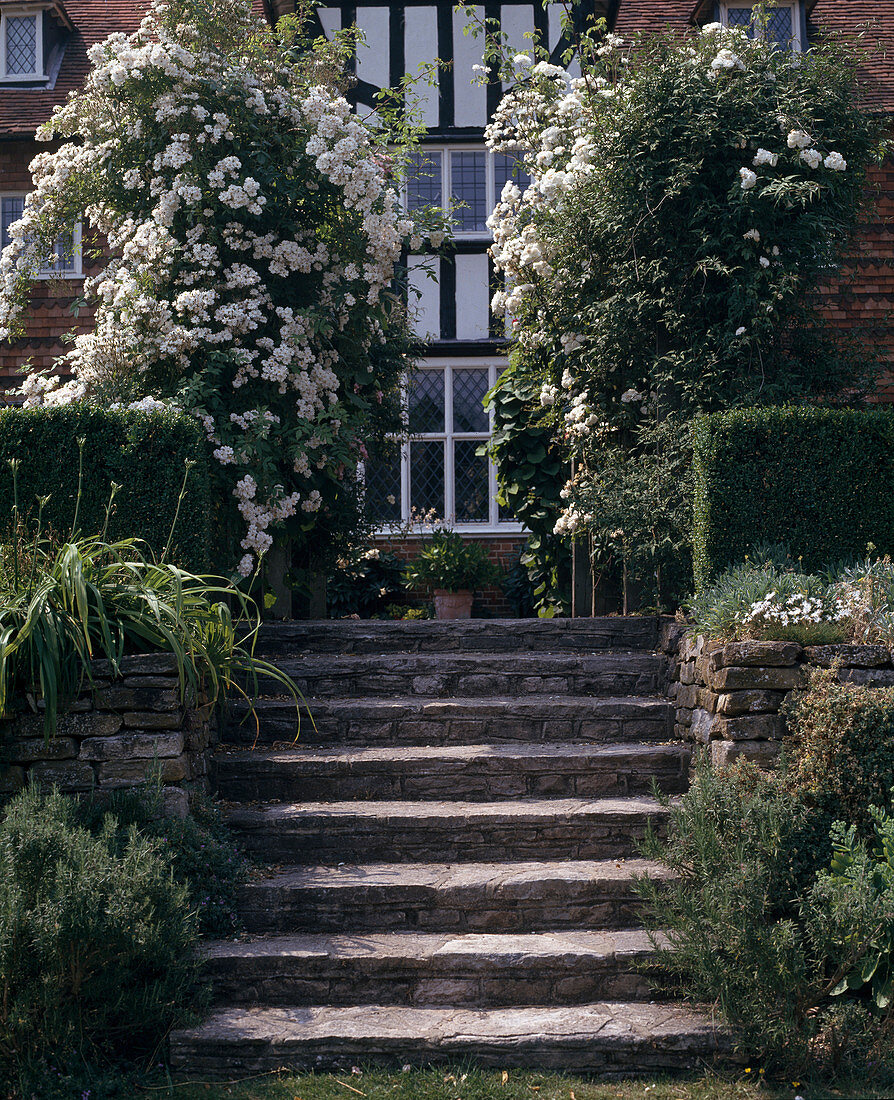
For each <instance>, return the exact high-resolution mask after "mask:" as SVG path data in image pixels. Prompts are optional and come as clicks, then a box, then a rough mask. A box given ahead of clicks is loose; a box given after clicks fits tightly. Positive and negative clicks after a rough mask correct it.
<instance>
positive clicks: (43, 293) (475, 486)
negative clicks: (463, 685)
mask: <svg viewBox="0 0 894 1100" xmlns="http://www.w3.org/2000/svg"><path fill="white" fill-rule="evenodd" d="M256 2H257V3H258V9H259V11H260V10H262V9H261V3H262V0H256ZM263 4H264V6H263V11H264V12H265V14H266V15H267V17H268V18H269V19H271V20H275V18H276V17H277V16H279V15H281V14H284V13H285V12H286V11H288V10H290V9H291V8H292V7H293V5H292V3H291V2H290V0H263ZM751 9H752V5H751V4H750V3H748V2H747V0H588V4H585V5H584V7H583V8H582V9H581V12H582V14H589V13H595V14H598V15H603V16H604V17H605V18H606V20H607V23H608V26H609V28H610V29H612V30H614V31H615V32H616V33H618V34H620V35H622V36H623V37H625V38H629V37H630V36H632V35H633V34H635V33H636V32H638V31H647V30H649V29H655V28H659V27H662V26H664V25H670V26H671V27H673V28H675V29H677V30H679V31H680V32H681V33H687V32H691V31H692V30H693V29H694V28H695V27H696V26H698V25H699V24H703V23H705V22H709V21H714V20H719V21H722V22H725V23H728V24H731V25H749V24H750V22H751V15H752V11H751ZM771 9H772V10H771V19H770V24H769V29H768V33H770V34H771V35H772V36H773V37H774V38H775V39H776V40H777V41H778V42H779V43H780V45H781V46H783V47H784V48H789V49H793V50H801V49H804V48H806V47H807V46H809V44H810V43H811V42H813V41H816V40H818V39H820V38H822V36H824V35H828V34H836V33H853V32H854V31H855V30H856V29H857V28H858V27H860V26H866V27H868V28H869V31H868V34H867V42H868V43H871V44H872V45H873V46H874V45H875V43H876V42H880V43H881V45H882V47H883V49H882V50H881V51H877V50H876V51H874V52H872V53H867V74H868V76H869V77H870V80H871V91H870V105H871V106H872V108H873V109H875V110H878V111H881V112H887V113H891V112H892V110H894V65H892V62H891V57H890V53H891V52H894V0H776V2H775V4H772V5H771ZM144 11H145V0H65V3H64V4H63V0H14V2H13V0H10V2H9V3H7V2H5V0H0V216H2V217H0V236H2V237H3V242H4V243H5V238H6V232H7V228H8V225H9V224H10V223H11V221H13V220H15V217H16V216H17V214H18V212H19V211H20V209H21V202H22V199H23V197H24V194H25V193H26V191H27V189H28V187H29V182H30V181H29V178H28V173H27V165H28V162H29V161H30V159H31V157H32V156H33V155H34V153H35V152H36V150H37V148H38V147H37V145H36V143H35V141H34V132H35V130H36V128H37V126H39V125H40V123H41V122H43V121H45V119H47V118H48V117H49V115H50V113H51V111H52V108H53V105H54V104H55V103H58V102H62V101H63V100H64V99H65V97H66V96H67V94H68V92H69V91H70V90H72V89H73V88H76V87H78V86H79V84H80V83H81V82H82V81H83V79H84V76H85V74H86V71H87V49H88V48H89V46H90V45H91V44H92V43H93V42H96V41H99V40H102V39H103V38H105V37H106V36H107V35H108V34H110V33H112V32H113V31H124V32H129V31H132V30H133V29H135V28H136V26H137V25H138V23H139V21H140V19H141V18H142V15H143V13H144ZM476 11H477V13H478V15H479V16H483V17H485V18H486V19H487V20H489V21H491V25H492V26H496V25H498V26H499V28H500V29H501V30H502V31H503V32H504V33H505V35H506V36H507V37H508V40H509V42H510V43H511V44H512V45H513V46H514V47H516V48H517V49H525V48H526V47H528V48H529V46H530V40H529V39H528V38H526V35H530V34H531V33H532V32H536V34H537V36H538V39H539V41H540V42H541V43H543V44H546V45H547V46H548V48H549V50H550V52H551V54H552V56H553V59H554V60H558V58H559V57H560V55H561V53H562V52H563V50H564V49H565V48H566V47H567V42H565V41H563V40H562V34H561V19H560V6H559V5H558V4H554V5H547V6H546V7H544V5H543V4H542V3H541V0H533V2H529V3H523V2H513V3H495V2H488V3H485V4H483V5H481V6H480V7H479V8H477V9H476ZM316 18H317V20H318V30H319V32H320V33H324V34H327V35H331V34H332V33H333V32H334V31H336V30H337V29H340V28H342V27H347V26H351V25H353V24H355V23H356V25H357V26H359V27H360V29H361V30H362V31H363V36H364V37H363V42H362V44H361V45H360V47H359V49H358V53H357V59H356V68H355V76H356V88H355V92H354V94H355V95H356V99H357V103H358V106H359V108H360V109H361V110H369V111H372V110H374V109H375V103H376V100H375V96H376V93H377V92H378V91H379V90H380V89H381V88H383V87H387V86H392V85H394V84H396V83H397V82H398V81H399V80H400V79H401V77H403V75H404V74H405V73H407V72H409V73H415V72H418V71H419V69H420V67H422V66H426V65H430V63H431V62H433V61H434V60H435V59H440V60H441V61H442V62H448V63H449V64H446V65H441V66H440V67H439V69H438V71H437V78H436V80H435V83H434V84H433V85H432V86H420V87H419V93H420V95H421V96H422V101H421V111H422V115H423V121H424V123H425V126H426V132H425V136H424V139H423V143H422V152H421V154H420V156H419V160H418V165H417V170H416V172H415V174H414V176H413V178H412V179H411V180H410V182H409V183H408V185H407V187H406V193H405V196H404V197H405V201H406V203H407V205H408V206H409V207H411V208H412V207H414V206H419V205H428V204H431V205H435V206H441V207H443V208H444V209H445V210H447V211H448V212H451V214H452V217H453V223H454V238H453V242H452V245H451V246H450V247H449V248H448V249H447V250H446V251H445V252H444V254H442V255H440V256H438V257H434V258H431V257H429V258H428V259H426V257H424V256H414V255H410V256H407V257H406V262H407V265H408V269H409V279H410V282H411V284H412V285H414V286H415V288H416V291H417V293H418V311H417V314H418V316H417V322H416V323H417V327H418V331H419V334H420V335H421V336H424V337H425V339H426V341H427V345H426V354H425V356H424V358H423V359H422V361H421V362H420V365H419V370H418V372H416V374H415V375H414V377H413V378H412V379H411V380H410V382H409V385H408V390H407V413H408V421H409V438H408V439H407V440H406V441H404V442H403V443H402V445H401V447H400V454H399V456H398V457H397V458H396V459H394V460H393V461H389V462H388V463H386V464H382V463H380V464H379V465H378V467H377V468H375V469H371V470H370V471H369V477H370V490H371V496H372V498H373V500H374V503H375V507H376V510H377V515H378V518H379V520H380V522H381V525H382V537H383V538H385V537H387V536H388V532H389V531H393V530H394V529H396V528H398V527H399V528H401V530H402V531H403V535H402V537H401V542H400V545H402V546H403V547H404V548H406V547H407V545H408V544H407V541H406V533H407V532H412V530H413V525H414V524H415V522H416V520H417V519H418V517H420V516H426V517H431V516H432V515H434V516H437V517H438V518H439V519H443V520H446V521H447V522H449V523H450V524H451V525H453V526H455V527H456V528H457V529H458V530H460V531H463V532H467V533H468V534H469V535H472V536H474V537H476V538H480V539H482V540H486V541H487V542H488V544H489V546H490V547H491V548H492V550H493V554H494V556H495V558H497V559H499V560H500V561H502V562H503V563H504V564H505V563H507V562H508V561H509V560H510V559H511V557H512V555H513V554H514V551H515V549H516V547H517V546H518V544H519V542H520V541H521V537H522V534H521V530H520V527H519V525H518V524H517V523H516V522H515V521H514V520H513V518H512V517H511V516H509V515H506V514H505V513H504V511H503V510H501V508H500V506H499V505H498V503H497V500H496V480H495V475H494V470H493V468H492V466H491V464H490V463H489V460H488V459H487V458H486V457H485V456H484V455H481V454H479V453H478V452H479V449H480V446H481V443H482V442H484V441H486V440H487V438H488V436H489V433H490V424H489V421H488V414H487V413H486V412H485V410H484V408H483V406H482V403H481V399H482V397H483V396H484V394H485V392H486V391H487V390H488V389H489V387H490V386H491V385H492V384H493V383H494V381H495V380H496V377H497V375H498V373H499V371H500V369H501V366H502V364H503V362H504V359H503V354H504V348H505V343H506V341H505V336H506V333H505V328H504V322H503V321H502V320H499V321H498V320H496V319H495V318H494V316H493V315H492V313H491V309H490V300H491V297H492V294H493V291H494V290H495V289H496V288H495V285H494V272H493V268H492V265H491V263H490V260H489V258H488V255H487V248H488V244H489V233H488V230H487V227H486V224H485V222H486V218H487V216H488V214H489V212H490V210H491V208H492V206H493V204H494V202H495V200H496V197H497V196H498V195H499V193H500V190H501V189H502V186H503V183H504V182H505V181H506V179H507V178H508V177H509V175H510V174H512V173H513V172H515V171H517V169H516V166H515V164H514V161H513V160H512V158H507V157H505V156H501V155H496V154H493V153H491V152H489V151H488V150H487V149H486V147H485V144H484V128H485V125H486V123H487V120H488V118H489V116H490V115H491V113H492V112H493V110H494V108H495V107H496V105H497V103H498V101H499V97H500V95H501V92H502V89H501V87H500V85H499V84H497V83H493V82H491V83H488V82H487V81H484V80H482V79H481V76H482V74H481V72H480V67H481V65H482V56H481V55H482V41H481V39H480V38H475V37H473V36H472V35H470V34H467V33H465V29H466V25H467V23H468V21H469V20H468V17H467V16H466V15H465V14H464V13H463V12H461V11H456V10H454V4H453V3H452V2H451V0H437V2H433V0H401V2H399V3H395V2H393V3H382V2H381V0H356V2H354V3H350V4H349V3H342V4H330V5H328V6H325V7H323V6H321V7H319V8H318V9H317V15H316ZM884 47H887V48H888V50H889V53H888V55H886V54H885V52H884ZM877 182H878V183H879V185H880V186H879V191H878V193H877V195H876V196H875V200H876V201H875V202H874V203H873V204H872V206H871V210H870V212H869V215H868V218H867V222H866V225H865V228H864V231H863V233H862V235H861V237H860V239H859V241H858V242H857V248H856V251H855V255H854V259H853V262H854V264H855V265H856V268H857V279H856V284H855V285H854V286H852V287H851V288H850V292H849V294H848V295H845V294H844V293H842V292H840V291H839V289H838V288H835V287H830V288H829V294H828V308H829V310H830V313H831V315H832V316H833V318H834V319H835V320H836V323H838V324H840V325H842V326H848V325H853V324H858V323H859V324H863V325H866V324H867V323H868V324H869V325H870V326H872V327H874V329H875V335H876V337H877V338H878V339H879V341H880V343H881V345H882V347H883V349H884V351H885V354H887V356H888V357H889V359H891V360H892V366H894V329H892V325H891V316H890V315H891V310H892V306H894V168H892V166H891V165H890V164H889V165H888V166H887V167H886V168H885V169H884V170H882V171H881V172H880V173H879V174H878V176H877ZM72 243H73V244H74V248H71V247H67V248H65V249H63V250H61V253H62V254H64V255H66V256H67V257H70V258H69V259H67V260H66V261H65V263H64V264H62V265H57V268H56V269H55V270H48V271H47V272H45V277H44V278H42V279H41V280H40V282H39V285H38V287H37V288H36V290H35V292H34V295H33V300H32V308H31V311H30V315H29V318H28V326H27V333H26V336H25V338H24V339H23V340H22V341H19V342H18V343H16V344H13V345H6V346H4V347H2V348H0V388H5V389H7V390H10V391H11V390H12V389H13V388H14V386H15V385H16V384H17V375H18V371H19V368H20V366H21V364H22V363H23V362H25V361H30V362H31V363H33V364H34V366H36V367H45V366H48V365H50V364H51V363H52V362H53V360H54V359H55V358H56V357H57V356H58V355H60V354H62V353H63V352H64V350H65V349H64V346H63V345H62V344H61V343H60V338H61V336H62V334H63V333H64V332H66V331H69V330H70V329H72V328H73V327H84V326H86V325H89V324H90V313H89V310H83V309H81V310H80V312H79V313H78V316H75V315H74V313H73V308H72V307H73V303H75V302H76V301H77V300H78V299H79V298H80V295H81V291H82V285H83V284H82V280H83V275H84V274H86V273H88V271H87V267H86V261H85V260H84V259H82V255H81V250H80V249H79V247H78V243H79V242H78V238H77V234H76V238H75V240H74V242H72ZM426 268H432V269H433V273H434V276H435V278H430V277H429V276H428V274H427V272H426ZM892 396H894V394H892Z"/></svg>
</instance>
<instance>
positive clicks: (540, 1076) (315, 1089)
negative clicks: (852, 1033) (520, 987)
mask: <svg viewBox="0 0 894 1100" xmlns="http://www.w3.org/2000/svg"><path fill="white" fill-rule="evenodd" d="M892 1084H894V1081H892V1078H891V1077H890V1076H886V1077H885V1078H884V1080H882V1081H880V1082H878V1083H876V1082H875V1081H872V1080H865V1079H861V1080H856V1081H855V1080H854V1079H847V1080H845V1079H839V1080H836V1081H834V1082H832V1083H830V1084H811V1083H810V1082H808V1081H798V1082H793V1081H765V1080H764V1079H763V1078H762V1076H761V1075H760V1073H759V1071H758V1070H757V1069H756V1068H755V1069H753V1070H751V1071H750V1072H746V1071H745V1070H738V1071H736V1072H735V1073H731V1074H713V1073H707V1074H704V1075H686V1076H679V1077H660V1078H655V1077H642V1078H633V1079H628V1080H617V1081H606V1080H596V1079H590V1080H587V1079H585V1078H581V1077H565V1076H561V1075H558V1074H551V1073H537V1072H526V1071H519V1070H509V1071H508V1072H507V1074H506V1077H505V1078H504V1075H503V1073H502V1072H501V1071H499V1070H496V1071H490V1070H480V1069H475V1068H463V1067H455V1066H453V1067H451V1066H444V1067H441V1068H436V1069H425V1070H419V1069H413V1070H407V1071H405V1072H394V1071H387V1070H380V1069H368V1070H364V1071H363V1072H362V1073H360V1074H356V1073H354V1074H352V1073H350V1072H346V1073H342V1074H328V1073H324V1074H311V1075H300V1076H291V1075H282V1076H277V1077H262V1078H253V1079H250V1080H245V1081H238V1082H237V1081H234V1082H230V1083H227V1082H223V1083H221V1082H216V1083H214V1084H200V1083H191V1084H180V1085H175V1086H174V1087H173V1089H171V1090H170V1091H169V1090H167V1089H163V1088H159V1089H157V1090H156V1089H152V1090H146V1092H144V1091H143V1090H142V1089H141V1090H140V1092H141V1094H143V1095H146V1094H147V1093H150V1094H153V1095H155V1096H159V1097H168V1096H172V1097H175V1098H176V1100H357V1098H358V1097H366V1098H367V1100H386V1098H387V1100H795V1097H803V1100H832V1098H835V1100H837V1098H842V1100H857V1098H860V1100H885V1098H890V1097H891V1096H892V1095H894V1092H892Z"/></svg>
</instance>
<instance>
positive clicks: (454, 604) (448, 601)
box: [435, 588, 472, 619]
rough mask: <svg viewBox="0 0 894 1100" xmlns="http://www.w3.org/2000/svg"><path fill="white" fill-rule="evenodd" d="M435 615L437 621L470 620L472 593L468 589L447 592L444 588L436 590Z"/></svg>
mask: <svg viewBox="0 0 894 1100" xmlns="http://www.w3.org/2000/svg"><path fill="white" fill-rule="evenodd" d="M435 615H436V616H437V617H438V618H439V619H471V617H472V593H471V592H470V591H469V590H468V589H464V590H463V591H462V592H448V591H447V589H446V588H436V589H435Z"/></svg>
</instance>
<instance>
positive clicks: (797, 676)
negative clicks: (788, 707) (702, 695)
mask: <svg viewBox="0 0 894 1100" xmlns="http://www.w3.org/2000/svg"><path fill="white" fill-rule="evenodd" d="M803 683H804V672H803V670H802V669H801V668H797V667H795V668H790V667H789V668H786V667H774V668H759V667H756V666H755V667H751V666H746V667H738V666H734V667H725V668H721V669H718V670H717V671H716V672H713V673H711V675H710V677H709V679H708V686H709V687H711V688H712V689H713V690H714V691H716V692H718V694H719V693H723V692H729V691H741V690H742V689H752V690H755V689H757V690H766V689H770V690H771V691H791V690H792V689H793V688H797V687H801V686H803Z"/></svg>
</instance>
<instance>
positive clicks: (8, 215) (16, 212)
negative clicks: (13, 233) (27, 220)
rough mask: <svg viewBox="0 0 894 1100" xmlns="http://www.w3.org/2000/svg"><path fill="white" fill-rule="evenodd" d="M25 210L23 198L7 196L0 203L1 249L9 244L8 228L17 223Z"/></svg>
mask: <svg viewBox="0 0 894 1100" xmlns="http://www.w3.org/2000/svg"><path fill="white" fill-rule="evenodd" d="M24 209H25V200H24V198H18V197H15V196H8V197H6V198H4V199H3V200H2V201H0V245H2V247H3V248H6V246H7V245H8V244H9V241H10V237H9V227H10V226H11V225H12V223H13V222H17V221H18V220H19V218H21V216H22V212H23V211H24Z"/></svg>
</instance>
